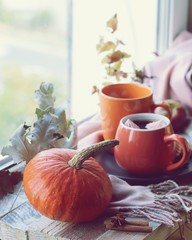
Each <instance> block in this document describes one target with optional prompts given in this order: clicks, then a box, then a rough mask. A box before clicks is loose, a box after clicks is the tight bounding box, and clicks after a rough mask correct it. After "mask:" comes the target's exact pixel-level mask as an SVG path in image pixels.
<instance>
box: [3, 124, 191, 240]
mask: <svg viewBox="0 0 192 240" xmlns="http://www.w3.org/2000/svg"><path fill="white" fill-rule="evenodd" d="M191 129H192V128H191ZM22 169H24V165H23V164H20V165H17V166H14V167H12V168H10V171H15V170H22ZM177 182H178V183H179V184H181V185H186V184H187V185H192V173H190V174H189V175H186V176H185V177H183V178H182V179H179V180H177ZM106 217H107V216H105V215H103V216H101V217H100V218H98V219H96V220H95V221H92V222H88V223H81V224H73V223H64V222H58V221H54V220H51V219H48V218H46V217H44V216H42V215H41V214H40V213H38V212H37V211H36V210H35V209H34V208H33V207H32V206H31V205H30V203H29V202H28V200H27V198H26V196H25V193H24V189H23V185H22V182H21V183H19V184H18V185H17V186H16V188H15V191H14V193H13V194H9V195H7V196H6V197H4V198H3V199H1V200H0V239H1V240H61V239H64V240H69V239H70V240H80V239H82V240H108V239H109V240H124V239H129V240H143V239H145V240H150V239H155V240H166V239H169V240H181V239H182V238H181V235H180V230H181V228H180V226H179V225H178V224H175V226H174V227H167V226H166V225H165V224H159V223H155V222H152V221H150V226H152V228H153V231H152V233H136V232H132V233H131V232H129V233H127V232H120V231H114V230H107V229H106V228H105V225H104V220H105V219H106ZM183 217H184V219H185V217H186V216H183ZM184 236H185V238H183V239H186V240H191V239H192V223H188V222H186V223H185V226H184Z"/></svg>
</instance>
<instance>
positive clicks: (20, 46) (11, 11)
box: [0, 0, 188, 146]
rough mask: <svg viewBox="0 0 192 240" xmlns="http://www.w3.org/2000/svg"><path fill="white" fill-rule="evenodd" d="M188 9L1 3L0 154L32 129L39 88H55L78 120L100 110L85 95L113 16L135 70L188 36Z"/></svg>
mask: <svg viewBox="0 0 192 240" xmlns="http://www.w3.org/2000/svg"><path fill="white" fill-rule="evenodd" d="M181 4H182V11H178V9H181V8H180V7H178V6H180V5H181ZM187 4H188V0H183V1H180V0H145V1H141V0H134V1H133V0H118V1H117V0H97V1H90V0H54V1H53V0H41V1H38V0H17V1H12V0H0V35H1V38H0V104H1V108H0V116H1V121H0V136H1V138H0V146H3V145H5V144H7V143H8V138H9V137H10V135H11V134H12V133H13V131H14V130H15V129H16V128H17V127H18V126H19V125H20V124H21V123H23V122H25V121H26V122H27V123H28V124H30V123H31V122H33V120H34V119H33V117H35V115H34V112H35V107H36V102H35V100H34V90H36V89H38V88H39V85H40V83H41V82H43V81H48V82H52V83H53V84H54V86H55V95H56V97H57V102H58V103H60V104H66V109H67V111H68V112H69V113H70V115H71V117H73V118H75V119H76V120H81V119H82V118H84V117H85V116H87V115H90V114H93V113H95V112H96V111H97V110H98V108H97V107H98V96H97V94H95V95H91V89H92V86H93V85H95V84H97V83H99V84H100V83H101V81H103V79H104V77H105V73H104V67H103V66H102V65H101V63H100V59H99V57H98V55H97V52H96V44H97V43H98V41H99V37H100V35H103V34H105V32H106V25H105V24H106V21H107V20H108V19H110V18H111V17H112V16H113V15H114V14H115V13H117V15H118V20H119V27H118V32H119V38H120V39H122V40H123V41H124V42H125V43H126V45H127V48H128V52H130V54H132V56H134V58H135V62H136V64H137V66H138V67H140V66H142V65H143V64H144V62H145V61H148V60H150V59H152V58H153V54H152V52H154V51H156V50H160V51H163V50H165V49H166V48H167V47H168V46H169V44H170V41H171V40H172V39H173V38H174V36H175V34H177V33H178V32H179V31H181V30H182V29H185V28H186V19H187V14H186V13H187V6H188V5H187ZM179 13H180V14H179ZM181 13H182V14H181ZM175 19H176V20H177V24H175V21H176V20H175ZM157 47H158V48H157Z"/></svg>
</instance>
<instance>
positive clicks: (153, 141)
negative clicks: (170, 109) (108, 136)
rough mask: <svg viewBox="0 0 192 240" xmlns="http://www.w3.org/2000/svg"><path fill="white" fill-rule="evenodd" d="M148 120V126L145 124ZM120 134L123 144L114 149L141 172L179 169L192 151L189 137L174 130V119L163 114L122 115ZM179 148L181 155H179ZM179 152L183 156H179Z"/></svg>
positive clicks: (130, 169)
mask: <svg viewBox="0 0 192 240" xmlns="http://www.w3.org/2000/svg"><path fill="white" fill-rule="evenodd" d="M133 123H134V124H136V125H137V126H140V128H136V127H135V126H134V125H133ZM148 123H150V124H148ZM151 123H152V124H151ZM146 124H148V125H147V126H148V129H146V128H144V127H143V126H146ZM152 125H153V127H150V126H152ZM155 125H156V126H155ZM116 138H117V139H118V140H119V145H118V146H116V147H115V149H114V156H115V160H116V162H117V163H118V165H119V166H120V167H122V168H124V169H126V170H127V171H128V172H130V173H133V174H136V175H139V176H146V175H154V174H157V173H162V172H164V171H165V172H166V171H172V170H175V169H177V168H179V167H181V166H182V165H183V164H184V163H185V162H186V161H188V160H189V158H190V155H191V149H190V145H189V143H188V142H187V140H186V139H185V138H184V137H182V136H181V135H178V134H174V133H173V129H172V125H171V123H170V120H169V119H168V118H167V117H165V116H163V115H159V114H154V113H139V114H132V115H129V116H126V117H124V118H122V119H121V121H120V123H119V126H118V129H117V133H116ZM178 150H179V152H180V155H181V156H180V155H179V156H177V155H178ZM176 156H177V158H179V159H177V160H176Z"/></svg>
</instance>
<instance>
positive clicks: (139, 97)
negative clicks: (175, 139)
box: [99, 83, 171, 139]
mask: <svg viewBox="0 0 192 240" xmlns="http://www.w3.org/2000/svg"><path fill="white" fill-rule="evenodd" d="M99 97H100V112H101V123H102V130H103V137H104V139H113V138H114V137H115V133H116V130H117V126H118V124H119V121H120V119H121V118H122V117H124V116H126V115H129V114H133V113H141V112H154V110H155V109H156V108H157V107H162V108H164V109H165V110H166V111H167V112H168V116H169V117H171V110H170V107H169V105H168V104H167V103H165V102H160V103H158V104H157V103H154V101H153V91H152V89H150V88H149V87H147V86H144V85H143V84H139V83H120V84H111V85H107V86H105V87H103V88H102V89H101V91H100V94H99Z"/></svg>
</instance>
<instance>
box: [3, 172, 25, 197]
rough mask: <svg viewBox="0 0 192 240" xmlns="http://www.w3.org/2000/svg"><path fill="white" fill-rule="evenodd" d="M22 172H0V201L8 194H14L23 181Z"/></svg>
mask: <svg viewBox="0 0 192 240" xmlns="http://www.w3.org/2000/svg"><path fill="white" fill-rule="evenodd" d="M22 176H23V175H22V173H21V172H12V173H11V172H9V171H8V170H1V171H0V199H1V198H3V197H4V196H5V195H7V194H8V193H12V192H13V190H14V187H15V185H16V184H17V183H19V182H20V181H21V180H22Z"/></svg>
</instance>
